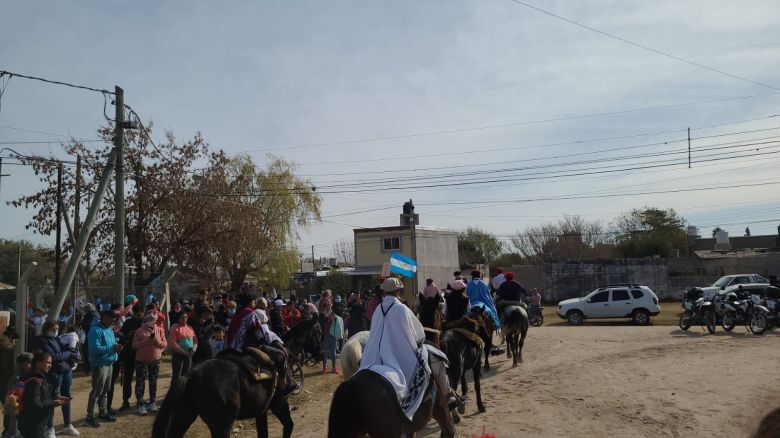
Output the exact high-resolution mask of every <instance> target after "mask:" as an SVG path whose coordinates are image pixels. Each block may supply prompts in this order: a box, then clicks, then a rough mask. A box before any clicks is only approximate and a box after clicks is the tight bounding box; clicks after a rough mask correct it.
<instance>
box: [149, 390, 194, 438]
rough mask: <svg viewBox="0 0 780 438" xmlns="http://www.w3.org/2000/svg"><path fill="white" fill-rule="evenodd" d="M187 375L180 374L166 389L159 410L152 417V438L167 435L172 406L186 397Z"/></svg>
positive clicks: (161, 437)
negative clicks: (166, 391)
mask: <svg viewBox="0 0 780 438" xmlns="http://www.w3.org/2000/svg"><path fill="white" fill-rule="evenodd" d="M186 391H187V376H181V377H179V378H178V380H176V382H174V386H173V387H172V388H170V389H169V390H168V394H166V395H165V399H164V400H163V403H162V406H160V411H159V412H158V413H157V417H156V418H155V419H154V426H153V428H152V438H166V437H167V436H168V426H169V424H170V422H171V415H172V413H173V407H174V406H175V405H177V404H179V403H181V402H183V401H184V400H185V399H186Z"/></svg>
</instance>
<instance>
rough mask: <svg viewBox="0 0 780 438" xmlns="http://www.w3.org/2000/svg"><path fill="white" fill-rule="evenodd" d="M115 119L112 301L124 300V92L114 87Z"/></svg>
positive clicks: (119, 301)
mask: <svg viewBox="0 0 780 438" xmlns="http://www.w3.org/2000/svg"><path fill="white" fill-rule="evenodd" d="M114 93H115V99H114V104H115V106H116V117H115V118H116V120H115V122H114V149H116V161H115V166H116V167H115V169H116V176H115V178H116V188H115V189H114V276H115V277H114V302H116V303H120V304H124V301H125V173H124V159H125V151H124V147H125V146H124V145H125V92H124V90H122V89H121V88H120V87H118V86H117V87H115V89H114Z"/></svg>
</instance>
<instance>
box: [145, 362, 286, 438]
mask: <svg viewBox="0 0 780 438" xmlns="http://www.w3.org/2000/svg"><path fill="white" fill-rule="evenodd" d="M233 357H234V356H233ZM260 370H261V371H262V372H263V373H264V374H265V378H261V379H260V380H259V381H258V380H256V379H255V378H254V377H253V376H252V373H251V371H250V370H249V369H247V368H246V367H245V366H243V365H240V364H239V363H237V361H236V360H234V359H233V358H232V357H229V355H228V354H223V355H221V356H218V357H216V358H214V359H208V360H206V361H204V362H201V363H200V364H198V365H196V366H194V367H193V368H192V369H190V371H189V372H187V374H185V375H184V376H182V377H180V378H179V379H178V380H177V381H176V384H175V386H174V387H172V388H171V389H170V390H169V391H168V394H167V395H166V396H165V400H163V404H162V406H161V407H160V412H159V413H158V414H157V418H155V420H154V426H153V429H152V438H166V437H171V438H181V437H184V436H185V434H186V433H187V430H188V429H189V427H190V426H191V425H192V423H193V422H194V421H195V419H197V417H198V416H200V418H201V419H203V421H204V422H205V423H206V425H207V426H208V428H209V431H210V432H211V436H212V438H229V437H230V433H231V431H232V430H233V423H234V422H235V420H245V419H249V418H254V419H255V425H256V426H255V427H256V429H257V436H258V437H260V438H268V416H267V411H268V410H269V409H270V410H271V412H273V414H274V415H275V416H276V417H277V418H278V419H279V421H280V422H281V423H282V427H283V433H282V435H283V436H284V438H289V437H291V436H292V430H293V421H292V418H291V417H290V405H289V404H288V403H287V399H286V398H283V397H281V396H280V392H281V388H277V375H276V368H275V367H274V366H273V365H272V364H271V363H270V360H269V362H268V363H265V364H263V365H261V367H260Z"/></svg>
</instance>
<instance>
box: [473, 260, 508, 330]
mask: <svg viewBox="0 0 780 438" xmlns="http://www.w3.org/2000/svg"><path fill="white" fill-rule="evenodd" d="M466 293H467V294H468V296H469V303H470V304H471V306H472V307H473V306H475V305H477V304H483V305H484V306H485V314H487V315H489V316H490V319H491V320H492V322H493V327H494V328H499V327H500V322H499V320H498V312H496V305H495V304H494V303H493V297H492V296H491V295H490V290H489V289H488V285H487V284H485V282H484V281H482V274H481V273H480V272H479V271H476V270H475V271H471V281H469V284H468V285H467V287H466Z"/></svg>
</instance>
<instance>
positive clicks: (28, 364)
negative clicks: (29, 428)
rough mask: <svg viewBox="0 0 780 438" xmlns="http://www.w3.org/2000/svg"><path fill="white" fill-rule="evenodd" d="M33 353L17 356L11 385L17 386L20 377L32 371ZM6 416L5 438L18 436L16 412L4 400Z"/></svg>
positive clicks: (4, 424) (4, 419)
mask: <svg viewBox="0 0 780 438" xmlns="http://www.w3.org/2000/svg"><path fill="white" fill-rule="evenodd" d="M32 360H33V355H32V353H22V354H20V355H18V356H16V373H15V376H14V378H13V379H11V382H10V383H11V385H16V382H18V381H19V377H20V376H22V375H25V374H27V373H29V372H30V371H32ZM4 403H6V406H5V416H4V417H3V426H4V427H3V438H5V437H15V436H17V430H18V429H17V427H16V410H15V409H12V406H10V405H9V404H8V400H7V399H6V400H4Z"/></svg>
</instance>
